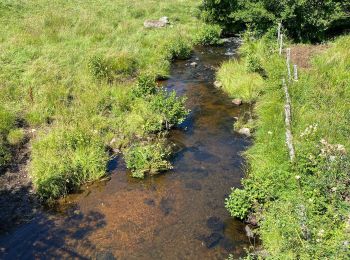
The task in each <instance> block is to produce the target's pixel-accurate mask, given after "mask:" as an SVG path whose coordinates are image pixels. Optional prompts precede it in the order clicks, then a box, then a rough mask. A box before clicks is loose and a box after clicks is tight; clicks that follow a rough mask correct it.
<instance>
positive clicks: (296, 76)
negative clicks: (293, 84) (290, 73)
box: [293, 64, 298, 81]
mask: <svg viewBox="0 0 350 260" xmlns="http://www.w3.org/2000/svg"><path fill="white" fill-rule="evenodd" d="M293 68H294V80H295V81H298V65H296V64H294V66H293Z"/></svg>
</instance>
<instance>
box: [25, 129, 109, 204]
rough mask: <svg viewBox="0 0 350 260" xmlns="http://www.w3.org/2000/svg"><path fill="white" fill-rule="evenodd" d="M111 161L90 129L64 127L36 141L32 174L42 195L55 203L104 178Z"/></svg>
mask: <svg viewBox="0 0 350 260" xmlns="http://www.w3.org/2000/svg"><path fill="white" fill-rule="evenodd" d="M107 161H108V156H107V153H106V151H105V147H104V144H103V143H101V141H100V138H99V137H98V135H96V134H93V133H90V132H89V130H87V129H79V128H74V127H73V128H72V127H61V128H57V129H53V130H52V131H51V132H50V133H49V134H46V133H42V134H41V135H40V136H39V138H38V139H37V140H35V141H34V142H33V150H32V161H31V164H30V173H31V176H32V179H33V184H34V187H35V189H36V190H37V193H38V194H39V196H40V197H41V198H42V199H45V200H52V199H57V198H59V197H61V196H65V195H66V194H68V193H69V192H70V191H74V190H76V189H77V188H78V187H79V185H81V184H83V183H86V182H89V181H95V180H98V179H100V178H101V177H103V176H104V175H105V173H106V164H107Z"/></svg>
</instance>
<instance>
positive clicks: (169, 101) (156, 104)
mask: <svg viewBox="0 0 350 260" xmlns="http://www.w3.org/2000/svg"><path fill="white" fill-rule="evenodd" d="M185 101H186V98H185V97H178V96H177V95H176V92H175V91H172V92H170V93H168V92H167V91H165V90H160V91H159V92H158V94H157V95H156V96H154V98H153V99H152V100H151V106H152V108H153V110H154V111H155V112H156V113H157V114H160V115H161V116H162V117H163V122H164V123H165V124H166V127H167V128H169V127H171V126H173V125H177V124H181V123H182V122H183V121H184V120H185V118H186V116H187V115H188V113H189V110H187V109H186V107H185Z"/></svg>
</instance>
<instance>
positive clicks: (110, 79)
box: [0, 0, 205, 199]
mask: <svg viewBox="0 0 350 260" xmlns="http://www.w3.org/2000/svg"><path fill="white" fill-rule="evenodd" d="M197 4H198V1H194V0H190V1H183V0H175V1H147V0H140V1H139V0H138V1H134V0H133V1H122V0H107V1H105V0H104V1H102V0H94V1H90V0H88V1H82V0H74V1H63V0H58V1H49V0H38V1H37V0H35V1H34V0H27V1H22V0H14V1H7V0H4V1H0V102H1V104H3V105H2V106H1V108H0V125H1V127H2V128H1V131H0V166H6V165H7V164H8V162H9V161H10V160H11V153H10V148H11V144H9V140H11V141H13V140H15V139H16V138H18V136H19V131H22V130H19V131H17V132H14V133H12V134H11V135H10V138H9V139H8V135H9V133H10V131H11V130H16V129H17V127H18V126H17V123H16V122H24V124H23V126H26V127H28V128H30V129H34V130H35V131H33V134H31V135H30V136H31V137H32V141H31V143H32V158H31V163H30V173H31V175H32V177H33V182H34V186H35V188H36V190H37V191H38V192H39V194H40V195H41V196H42V197H43V198H50V199H51V198H57V197H59V196H62V195H65V194H66V193H67V192H69V191H71V190H74V189H76V188H77V187H78V186H79V185H80V184H81V183H84V182H86V181H92V180H96V179H99V178H100V177H101V176H102V175H103V174H102V173H103V172H104V169H105V165H106V162H107V160H108V153H107V152H106V149H105V148H106V147H107V146H112V147H113V148H115V149H122V150H123V149H124V148H127V147H128V146H130V145H132V143H133V142H139V141H140V140H144V139H145V138H146V137H147V136H149V135H152V134H155V133H157V132H160V131H163V130H164V129H165V128H166V126H168V125H170V126H171V125H174V124H176V123H178V122H180V121H181V118H183V117H184V116H185V115H186V114H187V112H186V109H185V108H184V103H183V101H182V100H180V99H177V98H176V97H175V96H174V95H173V94H172V95H169V96H168V95H166V94H164V93H163V92H162V91H160V92H158V91H156V92H154V93H152V95H150V96H147V97H146V96H142V95H141V96H137V95H135V89H137V88H138V86H137V85H138V84H137V81H136V80H135V79H137V78H141V77H142V75H150V77H152V79H153V84H155V79H156V78H157V77H162V78H164V77H166V76H168V75H169V67H170V63H171V61H172V60H173V59H175V58H188V57H189V56H190V55H191V49H192V46H193V44H194V40H193V39H197V38H198V37H197V32H198V31H201V29H202V28H203V27H204V26H205V25H204V24H203V23H202V22H201V21H199V20H198V19H197V18H196V17H195V16H196V14H197V13H198V11H197ZM162 16H168V17H169V20H170V22H171V24H170V26H168V27H167V28H162V29H158V30H156V29H145V28H144V27H143V22H144V20H146V19H159V18H160V17H162ZM153 87H154V86H153ZM158 106H159V107H158ZM79 138H83V141H82V143H79V141H78V139H79ZM71 139H74V140H75V139H77V140H76V141H72V140H71ZM72 142H73V143H72ZM76 142H78V144H76ZM46 164H47V165H48V166H49V167H45V165H46Z"/></svg>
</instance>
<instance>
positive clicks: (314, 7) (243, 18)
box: [201, 0, 350, 41]
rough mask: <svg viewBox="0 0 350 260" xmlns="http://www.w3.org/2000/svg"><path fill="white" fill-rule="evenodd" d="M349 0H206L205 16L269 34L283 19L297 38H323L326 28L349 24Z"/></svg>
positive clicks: (232, 27) (227, 25)
mask: <svg viewBox="0 0 350 260" xmlns="http://www.w3.org/2000/svg"><path fill="white" fill-rule="evenodd" d="M349 6H350V4H349V3H348V2H347V1H339V0H329V1H322V2H319V1H302V0H292V1H276V0H274V1H268V0H258V1H252V0H249V1H245V0H203V2H202V5H201V10H202V18H203V19H204V20H206V21H210V22H215V23H218V24H220V25H221V26H224V27H225V28H226V30H228V31H235V32H240V31H243V30H245V29H247V28H250V29H253V30H256V31H258V32H260V33H266V32H267V31H268V30H269V29H270V28H271V27H276V26H277V23H278V22H282V23H283V26H284V28H285V29H286V31H287V33H288V35H289V36H290V37H291V38H293V39H294V40H300V41H320V40H322V39H324V36H325V34H326V32H327V31H330V30H336V29H337V28H342V27H346V26H347V27H348V26H349V20H348V18H347V12H348V10H349Z"/></svg>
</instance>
